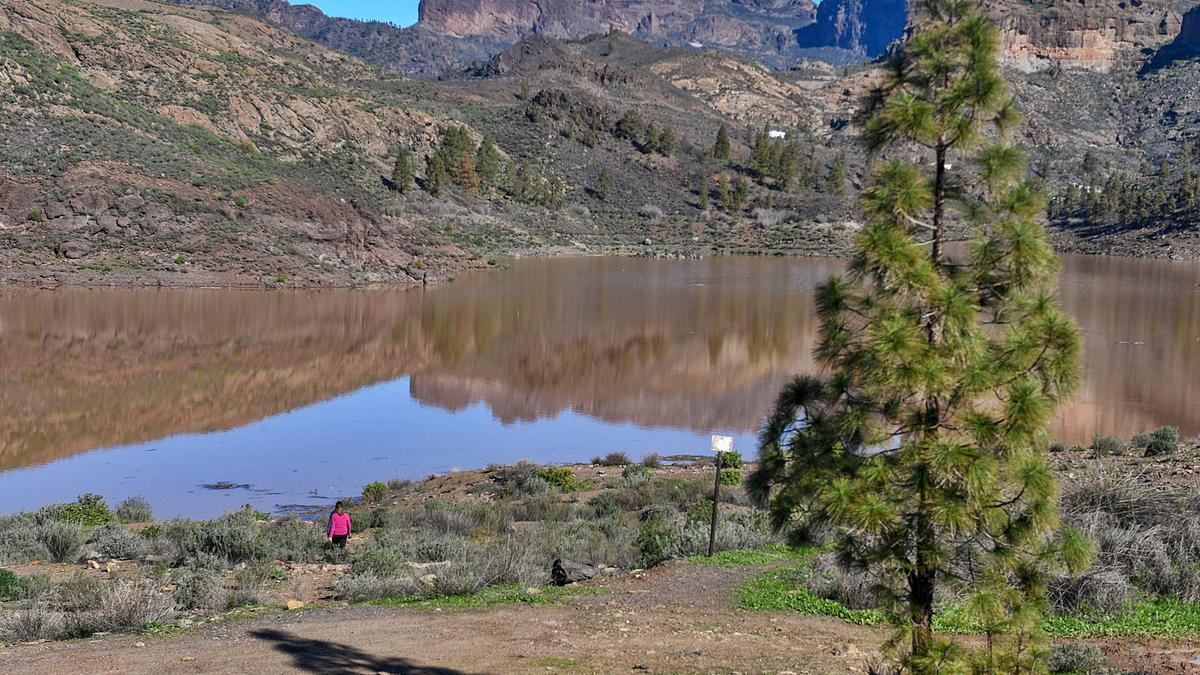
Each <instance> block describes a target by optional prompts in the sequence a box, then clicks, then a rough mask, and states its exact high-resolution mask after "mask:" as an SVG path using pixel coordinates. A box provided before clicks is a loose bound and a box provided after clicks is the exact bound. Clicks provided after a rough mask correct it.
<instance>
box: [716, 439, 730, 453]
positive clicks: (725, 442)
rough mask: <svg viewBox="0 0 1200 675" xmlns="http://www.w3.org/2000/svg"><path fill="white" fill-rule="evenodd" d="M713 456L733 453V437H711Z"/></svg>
mask: <svg viewBox="0 0 1200 675" xmlns="http://www.w3.org/2000/svg"><path fill="white" fill-rule="evenodd" d="M712 451H713V454H720V453H722V452H732V451H733V436H713V437H712Z"/></svg>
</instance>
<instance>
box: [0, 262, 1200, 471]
mask: <svg viewBox="0 0 1200 675" xmlns="http://www.w3.org/2000/svg"><path fill="white" fill-rule="evenodd" d="M836 269H837V265H836V263H834V262H832V261H827V260H805V259H731V258H716V259H711V260H705V261H654V260H641V259H611V258H579V259H559V260H534V261H520V262H518V263H517V264H516V265H514V267H513V269H512V270H510V271H508V272H504V273H499V274H490V275H482V276H476V277H473V278H471V279H469V280H466V281H464V282H461V283H458V284H453V285H451V286H448V287H445V288H438V289H430V290H411V291H365V292H342V291H328V292H295V293H266V292H264V293H259V292H247V291H222V290H188V291H180V290H87V289H68V290H59V291H53V292H47V291H28V290H7V291H4V293H3V295H2V296H0V363H2V364H3V365H2V368H0V411H2V415H0V468H13V467H20V466H28V465H33V464H38V463H43V462H47V461H49V460H53V459H57V458H62V457H67V456H70V455H74V454H76V453H79V452H82V451H86V450H91V449H94V448H101V447H111V446H123V445H129V444H135V443H141V442H145V441H150V440H154V439H160V438H163V437H167V436H172V435H175V434H181V433H194V432H208V431H214V430H219V429H230V428H235V427H241V426H244V425H247V424H249V423H251V422H254V421H255V420H261V419H263V418H267V417H270V416H273V415H277V414H279V413H283V412H285V411H292V410H297V409H298V408H302V407H303V406H307V405H309V404H312V403H316V402H319V401H324V400H327V399H330V398H333V397H335V396H338V395H341V394H345V393H347V392H352V391H355V390H358V389H361V388H362V387H365V386H367V385H370V384H373V383H379V382H383V381H389V380H395V379H397V378H400V377H402V376H408V377H409V379H407V380H405V381H406V382H407V388H408V395H409V396H410V397H411V398H413V399H415V401H416V402H419V403H423V404H426V405H428V406H434V407H436V408H438V409H439V414H442V413H444V412H445V411H450V412H454V411H462V410H466V409H469V408H470V407H471V406H475V405H477V404H483V405H485V406H486V408H487V409H488V410H490V412H491V415H492V416H493V417H494V418H495V419H497V420H499V421H500V422H504V423H511V422H516V421H524V422H538V421H545V420H548V419H550V418H554V417H556V416H560V415H562V414H563V413H564V412H566V411H570V412H571V413H573V414H575V415H576V417H578V418H580V419H592V420H598V421H602V422H606V423H613V424H630V425H632V426H633V427H642V428H674V429H679V430H687V431H690V432H697V433H701V434H702V433H706V432H708V431H710V430H713V429H724V430H734V431H740V432H750V431H752V430H753V429H754V428H755V427H756V426H757V424H758V421H759V420H760V419H761V416H762V415H763V414H764V412H765V410H766V409H767V407H768V406H769V405H770V402H771V400H772V399H773V397H774V396H775V394H776V392H777V391H778V389H779V387H780V385H781V384H782V383H783V382H784V381H785V380H786V379H787V378H788V377H789V376H790V375H791V374H792V373H795V372H800V371H806V370H811V368H812V361H811V356H810V352H811V348H812V343H813V340H814V338H815V332H816V323H815V320H814V318H813V305H812V289H813V286H814V285H815V284H816V283H818V282H819V281H820V280H822V279H824V278H825V277H827V276H828V275H829V274H831V273H833V272H835V271H836ZM1062 297H1063V301H1064V304H1065V305H1066V307H1067V309H1068V310H1069V311H1070V312H1071V313H1072V314H1073V315H1074V316H1076V318H1077V319H1078V321H1079V323H1080V326H1081V328H1082V329H1083V330H1084V333H1085V341H1086V352H1085V364H1084V367H1085V375H1086V385H1085V387H1084V389H1083V391H1082V392H1081V394H1080V395H1079V396H1078V398H1077V399H1076V401H1074V402H1073V403H1072V404H1071V405H1070V406H1068V407H1067V408H1066V409H1065V410H1064V411H1063V413H1062V415H1061V416H1060V419H1059V421H1058V423H1057V429H1056V433H1057V434H1058V435H1059V436H1060V437H1062V438H1065V439H1066V440H1070V441H1080V442H1083V441H1087V440H1090V438H1091V437H1092V436H1093V435H1095V434H1115V435H1119V436H1129V435H1132V434H1133V433H1137V432H1140V431H1144V430H1146V429H1148V428H1151V427H1153V426H1156V425H1159V424H1174V425H1177V426H1179V427H1181V428H1182V430H1183V431H1184V432H1185V434H1195V433H1200V407H1198V405H1197V404H1198V403H1200V399H1198V393H1197V390H1198V389H1200V377H1198V376H1200V266H1198V265H1196V264H1193V263H1172V262H1163V261H1148V260H1127V259H1116V258H1088V257H1075V256H1072V257H1069V258H1067V260H1066V265H1065V275H1064V278H1063V282H1062ZM307 414H308V413H305V412H304V411H303V410H299V411H297V415H298V416H299V417H303V416H304V415H307ZM447 419H454V416H453V415H451V416H449V417H448V418H447ZM451 424H453V423H451ZM576 426H578V425H576ZM423 433H425V434H427V437H426V438H424V439H423V441H424V444H425V446H426V447H428V448H429V449H431V450H434V451H436V450H437V449H439V447H440V443H439V442H440V438H439V434H440V433H441V432H439V430H438V428H436V427H427V428H425V430H424V432H423ZM573 433H580V430H579V429H578V428H576V429H575V431H574V432H573ZM583 433H586V430H585V431H583ZM345 440H346V441H347V442H350V443H353V442H354V441H355V439H353V438H347V439H345ZM363 440H365V438H364V439H363ZM293 442H294V441H293ZM609 449H612V448H595V451H596V452H600V451H607V450H609ZM365 452H370V450H365Z"/></svg>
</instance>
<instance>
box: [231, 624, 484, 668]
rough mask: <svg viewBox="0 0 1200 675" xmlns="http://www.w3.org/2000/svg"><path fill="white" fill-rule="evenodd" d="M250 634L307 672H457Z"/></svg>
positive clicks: (265, 632)
mask: <svg viewBox="0 0 1200 675" xmlns="http://www.w3.org/2000/svg"><path fill="white" fill-rule="evenodd" d="M250 635H252V636H253V637H256V638H258V639H260V640H264V641H267V642H270V643H273V644H272V646H273V647H274V648H275V649H277V650H279V651H281V652H283V653H284V654H287V655H289V656H291V657H292V665H294V666H295V667H296V668H299V669H301V670H306V671H308V672H311V673H337V674H341V673H347V674H349V673H370V674H371V675H375V674H376V673H395V674H398V675H459V674H460V673H462V671H460V670H455V669H453V668H437V667H433V666H420V665H416V664H415V663H413V662H412V661H410V660H408V659H405V658H401V657H391V658H381V657H378V656H375V655H373V654H368V653H367V652H364V651H362V650H361V649H356V648H354V647H349V646H347V645H341V644H338V643H336V642H329V641H327V640H312V639H308V638H302V637H300V636H298V635H293V634H291V633H288V632H285V631H281V630H272V629H260V630H256V631H251V632H250Z"/></svg>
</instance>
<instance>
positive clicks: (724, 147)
mask: <svg viewBox="0 0 1200 675" xmlns="http://www.w3.org/2000/svg"><path fill="white" fill-rule="evenodd" d="M729 153H730V144H729V129H726V128H725V125H724V124H722V125H721V128H720V129H718V130H717V142H716V143H714V144H713V149H712V155H713V159H717V160H720V161H722V162H728V161H729Z"/></svg>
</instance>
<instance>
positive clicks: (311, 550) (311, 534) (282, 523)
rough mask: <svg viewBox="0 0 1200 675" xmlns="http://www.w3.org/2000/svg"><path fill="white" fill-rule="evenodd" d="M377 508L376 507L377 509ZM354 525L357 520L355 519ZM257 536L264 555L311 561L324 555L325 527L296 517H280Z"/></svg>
mask: <svg viewBox="0 0 1200 675" xmlns="http://www.w3.org/2000/svg"><path fill="white" fill-rule="evenodd" d="M377 510H378V509H377ZM355 526H356V527H357V526H358V522H357V521H355ZM258 538H259V541H260V542H261V544H262V545H263V548H264V550H265V552H266V557H267V558H271V559H274V560H283V561H285V562H313V561H316V560H318V559H320V558H322V557H323V556H324V553H325V528H324V526H323V525H313V524H311V523H306V522H303V521H301V520H299V519H297V518H294V517H293V518H281V519H279V520H277V521H275V522H273V523H268V524H266V525H264V526H263V527H262V528H261V529H259V531H258Z"/></svg>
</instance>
